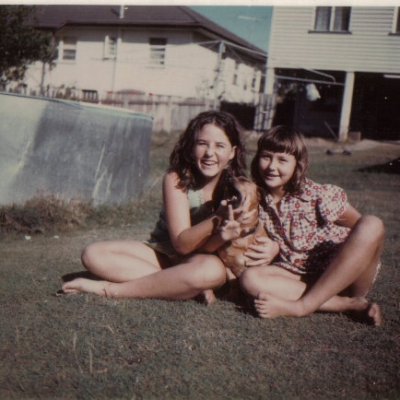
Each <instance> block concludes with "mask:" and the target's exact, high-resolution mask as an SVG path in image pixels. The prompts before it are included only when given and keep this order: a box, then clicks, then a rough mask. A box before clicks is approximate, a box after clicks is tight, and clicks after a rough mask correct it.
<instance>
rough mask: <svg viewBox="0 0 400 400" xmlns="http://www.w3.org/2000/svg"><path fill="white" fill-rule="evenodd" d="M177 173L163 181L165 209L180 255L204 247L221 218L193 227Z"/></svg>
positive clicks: (213, 217)
mask: <svg viewBox="0 0 400 400" xmlns="http://www.w3.org/2000/svg"><path fill="white" fill-rule="evenodd" d="M177 184H178V177H177V175H176V173H173V172H172V173H167V174H166V175H165V177H164V181H163V197H164V209H165V215H166V221H167V226H168V231H169V234H170V237H171V242H172V245H173V246H174V248H175V250H176V251H177V252H178V253H180V254H189V253H191V252H193V251H194V250H197V249H200V248H202V247H203V246H204V244H205V243H206V242H207V240H208V239H209V238H210V237H211V235H212V234H213V231H214V227H215V226H216V225H217V223H218V222H219V220H220V218H219V217H217V216H216V215H215V216H211V217H210V218H207V219H206V220H204V221H202V222H200V223H198V224H196V225H193V226H191V222H190V210H189V202H188V199H187V193H186V191H185V190H184V189H179V188H178V187H177Z"/></svg>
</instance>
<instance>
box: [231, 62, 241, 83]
mask: <svg viewBox="0 0 400 400" xmlns="http://www.w3.org/2000/svg"><path fill="white" fill-rule="evenodd" d="M238 81H239V63H238V62H237V61H235V70H234V71H233V79H232V83H233V84H234V85H238V84H239V83H238Z"/></svg>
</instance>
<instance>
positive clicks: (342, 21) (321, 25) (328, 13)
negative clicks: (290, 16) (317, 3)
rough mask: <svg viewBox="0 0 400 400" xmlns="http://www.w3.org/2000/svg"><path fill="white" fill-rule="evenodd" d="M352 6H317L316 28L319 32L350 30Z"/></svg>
mask: <svg viewBox="0 0 400 400" xmlns="http://www.w3.org/2000/svg"><path fill="white" fill-rule="evenodd" d="M350 11H351V7H317V8H316V12H315V24H314V30H315V31H319V32H348V31H349V26H350Z"/></svg>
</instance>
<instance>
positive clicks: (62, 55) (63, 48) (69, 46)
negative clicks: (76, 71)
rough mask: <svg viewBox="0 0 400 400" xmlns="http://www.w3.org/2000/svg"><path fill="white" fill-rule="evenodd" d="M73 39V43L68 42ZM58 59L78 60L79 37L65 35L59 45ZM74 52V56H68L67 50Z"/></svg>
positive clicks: (65, 60)
mask: <svg viewBox="0 0 400 400" xmlns="http://www.w3.org/2000/svg"><path fill="white" fill-rule="evenodd" d="M67 41H72V42H73V43H66V42H67ZM58 48H59V51H58V60H59V61H62V62H70V63H73V62H76V60H77V54H78V38H77V37H75V36H63V37H61V38H60V42H59V45H58ZM71 51H72V52H73V57H72V58H71V57H66V52H71Z"/></svg>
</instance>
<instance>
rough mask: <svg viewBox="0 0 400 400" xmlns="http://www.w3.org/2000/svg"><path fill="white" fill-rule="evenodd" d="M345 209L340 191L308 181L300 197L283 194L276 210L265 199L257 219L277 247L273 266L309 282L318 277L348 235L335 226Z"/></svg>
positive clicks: (271, 203)
mask: <svg viewBox="0 0 400 400" xmlns="http://www.w3.org/2000/svg"><path fill="white" fill-rule="evenodd" d="M348 207H349V203H348V200H347V195H346V192H345V191H344V190H343V189H341V188H339V187H338V186H334V185H320V184H318V183H315V182H313V181H312V180H310V179H306V182H305V185H304V188H303V191H302V192H301V193H298V194H296V195H293V194H286V195H285V196H284V197H283V198H282V200H281V201H280V203H279V205H278V206H276V205H275V204H274V201H273V199H272V196H271V195H267V197H266V207H265V209H264V208H261V207H260V217H261V219H262V220H263V221H264V223H265V228H266V230H267V232H268V233H269V235H270V237H271V239H272V240H275V241H276V242H278V243H279V247H280V253H279V256H278V258H277V260H276V262H274V265H278V266H281V267H282V268H285V269H287V270H289V271H291V272H293V273H295V274H299V275H305V276H307V275H308V276H310V278H311V276H314V277H315V276H318V275H320V274H321V273H322V272H323V271H324V270H325V269H326V267H327V266H328V264H329V262H330V261H331V260H332V258H333V257H334V256H335V254H336V252H337V250H338V248H339V246H340V244H341V243H342V242H343V241H344V240H345V239H346V238H347V236H348V234H349V232H350V229H348V228H345V227H340V226H338V225H336V224H335V221H336V220H338V219H339V218H340V216H341V215H342V214H343V213H344V212H345V211H346V209H347V208H348Z"/></svg>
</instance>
